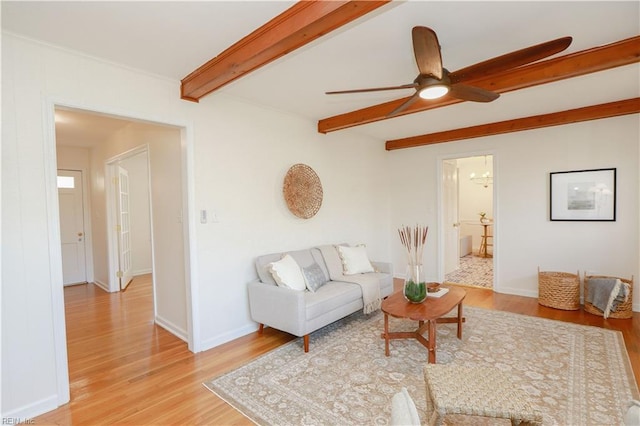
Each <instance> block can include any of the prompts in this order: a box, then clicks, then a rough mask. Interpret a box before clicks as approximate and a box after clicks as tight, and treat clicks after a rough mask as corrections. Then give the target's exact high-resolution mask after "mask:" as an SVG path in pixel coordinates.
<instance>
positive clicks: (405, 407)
mask: <svg viewBox="0 0 640 426" xmlns="http://www.w3.org/2000/svg"><path fill="white" fill-rule="evenodd" d="M391 425H392V426H401V425H402V426H407V425H408V426H419V425H420V416H419V415H418V409H417V408H416V404H415V403H414V402H413V399H411V395H409V392H407V388H402V390H401V391H400V392H398V393H397V394H395V395H393V398H392V399H391Z"/></svg>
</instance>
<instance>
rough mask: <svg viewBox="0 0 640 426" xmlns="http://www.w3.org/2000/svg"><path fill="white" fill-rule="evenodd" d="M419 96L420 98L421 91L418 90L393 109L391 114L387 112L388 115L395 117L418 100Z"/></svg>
mask: <svg viewBox="0 0 640 426" xmlns="http://www.w3.org/2000/svg"><path fill="white" fill-rule="evenodd" d="M419 98H420V92H416V93H415V94H414V95H413V96H412V97H410V98H409V99H407V100H406V101H404V102H403V103H402V105H400V106H399V107H397V108H396V109H394V110H393V111H391V112H390V113H389V114H387V117H393V116H394V115H396V114H398V113H400V112H402V111H404V110H405V109H407V108H408V107H409V105H411V104H412V103H414V102H415V101H417V100H418V99H419Z"/></svg>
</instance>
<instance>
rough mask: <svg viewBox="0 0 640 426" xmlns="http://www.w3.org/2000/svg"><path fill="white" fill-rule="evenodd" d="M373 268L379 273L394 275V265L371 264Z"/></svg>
mask: <svg viewBox="0 0 640 426" xmlns="http://www.w3.org/2000/svg"><path fill="white" fill-rule="evenodd" d="M371 265H373V268H374V269H375V270H376V271H378V272H384V273H385V274H391V275H393V264H392V263H390V262H373V261H372V262H371Z"/></svg>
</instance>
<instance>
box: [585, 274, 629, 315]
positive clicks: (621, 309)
mask: <svg viewBox="0 0 640 426" xmlns="http://www.w3.org/2000/svg"><path fill="white" fill-rule="evenodd" d="M590 278H618V279H620V281H622V282H623V283H627V284H629V298H628V299H627V301H626V302H623V303H621V304H619V305H618V306H617V307H616V310H615V311H611V313H609V318H616V319H626V318H631V317H633V309H632V307H633V306H632V305H633V276H632V277H631V279H626V278H619V277H608V276H605V275H586V274H585V276H584V310H585V311H586V312H589V313H590V314H594V315H599V316H601V317H602V316H604V312H602V311H601V310H600V309H598V308H596V307H595V306H593V305H592V304H591V303H589V302H587V295H588V294H589V285H588V284H589V279H590Z"/></svg>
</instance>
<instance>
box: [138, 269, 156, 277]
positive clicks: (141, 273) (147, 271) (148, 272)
mask: <svg viewBox="0 0 640 426" xmlns="http://www.w3.org/2000/svg"><path fill="white" fill-rule="evenodd" d="M152 272H153V270H152V269H151V268H147V269H140V270H138V271H133V276H134V277H137V276H138V275H147V274H150V273H152Z"/></svg>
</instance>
